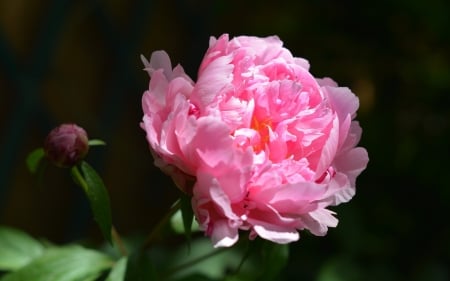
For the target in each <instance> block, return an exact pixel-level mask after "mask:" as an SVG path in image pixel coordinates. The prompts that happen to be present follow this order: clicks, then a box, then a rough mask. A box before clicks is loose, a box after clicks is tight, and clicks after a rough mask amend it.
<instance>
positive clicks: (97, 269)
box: [0, 246, 113, 281]
mask: <svg viewBox="0 0 450 281" xmlns="http://www.w3.org/2000/svg"><path fill="white" fill-rule="evenodd" d="M112 264H113V261H112V260H111V258H109V257H108V256H107V255H105V254H102V253H100V252H97V251H94V250H89V249H85V248H82V247H79V246H68V247H63V248H51V249H48V250H47V251H45V253H44V254H43V255H42V256H40V257H39V258H37V259H35V260H33V261H32V262H31V263H29V264H28V265H26V266H24V267H22V268H20V269H19V270H17V271H15V272H12V273H10V274H7V275H5V276H4V277H3V278H1V279H0V281H25V280H33V281H49V280H52V281H81V280H83V281H92V280H95V279H96V278H97V277H98V276H99V275H100V274H101V273H102V271H104V270H106V269H108V268H110V267H111V266H112Z"/></svg>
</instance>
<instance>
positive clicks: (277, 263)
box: [261, 241, 289, 280]
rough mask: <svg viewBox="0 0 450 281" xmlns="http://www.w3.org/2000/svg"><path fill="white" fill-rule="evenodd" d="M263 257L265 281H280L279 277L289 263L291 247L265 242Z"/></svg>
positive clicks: (262, 250) (262, 251)
mask: <svg viewBox="0 0 450 281" xmlns="http://www.w3.org/2000/svg"><path fill="white" fill-rule="evenodd" d="M261 256H262V262H263V264H262V266H263V267H262V268H263V269H264V270H263V274H262V276H264V280H278V275H279V274H280V272H281V270H282V269H283V268H284V267H285V266H286V264H287V262H288V258H289V245H287V244H276V243H273V242H270V241H263V245H262V249H261Z"/></svg>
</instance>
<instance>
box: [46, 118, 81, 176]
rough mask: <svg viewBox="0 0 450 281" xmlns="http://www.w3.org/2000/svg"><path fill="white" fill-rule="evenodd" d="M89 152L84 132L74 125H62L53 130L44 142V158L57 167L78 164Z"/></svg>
mask: <svg viewBox="0 0 450 281" xmlns="http://www.w3.org/2000/svg"><path fill="white" fill-rule="evenodd" d="M88 150H89V144H88V136H87V133H86V131H85V130H84V129H83V128H81V127H79V126H77V125H75V124H62V125H60V126H59V127H56V128H55V129H53V130H52V131H51V132H50V133H49V134H48V136H47V138H46V139H45V142H44V151H45V155H46V157H47V158H48V159H49V160H50V162H52V163H53V164H55V165H56V166H58V167H63V168H69V167H73V166H74V165H76V164H78V163H79V162H80V161H81V160H83V158H84V157H85V156H86V154H87V152H88Z"/></svg>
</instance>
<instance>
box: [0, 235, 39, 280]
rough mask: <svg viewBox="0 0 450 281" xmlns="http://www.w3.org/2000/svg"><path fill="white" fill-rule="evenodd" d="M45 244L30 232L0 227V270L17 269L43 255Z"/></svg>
mask: <svg viewBox="0 0 450 281" xmlns="http://www.w3.org/2000/svg"><path fill="white" fill-rule="evenodd" d="M43 251H44V246H43V245H42V244H41V243H39V242H38V241H36V240H35V239H34V238H32V237H31V236H29V235H28V234H26V233H24V232H22V231H20V230H17V229H13V228H9V227H4V226H2V227H0V270H7V271H9V270H16V269H18V268H21V267H23V266H25V265H27V264H28V263H29V262H31V261H32V260H33V259H35V258H37V257H39V256H41V255H42V253H43Z"/></svg>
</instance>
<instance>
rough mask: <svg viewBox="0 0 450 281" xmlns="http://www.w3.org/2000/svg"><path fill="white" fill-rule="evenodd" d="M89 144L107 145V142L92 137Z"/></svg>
mask: <svg viewBox="0 0 450 281" xmlns="http://www.w3.org/2000/svg"><path fill="white" fill-rule="evenodd" d="M88 144H89V146H95V145H106V142H104V141H102V140H99V139H92V140H89V141H88Z"/></svg>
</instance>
